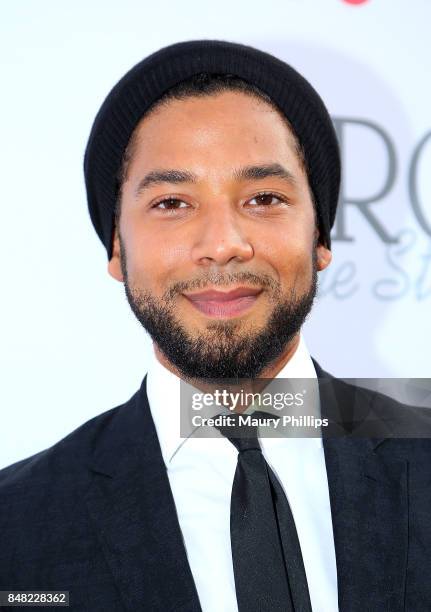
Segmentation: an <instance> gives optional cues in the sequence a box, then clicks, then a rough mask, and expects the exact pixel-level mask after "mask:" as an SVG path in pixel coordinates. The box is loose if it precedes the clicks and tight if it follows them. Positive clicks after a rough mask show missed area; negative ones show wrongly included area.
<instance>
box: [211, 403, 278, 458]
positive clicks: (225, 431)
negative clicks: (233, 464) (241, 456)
mask: <svg viewBox="0 0 431 612" xmlns="http://www.w3.org/2000/svg"><path fill="white" fill-rule="evenodd" d="M229 416H230V418H229V425H221V426H218V427H217V429H218V430H219V432H220V433H221V434H222V435H223V436H224V437H225V438H227V439H228V440H229V442H231V443H232V444H233V445H234V446H235V448H237V450H238V452H240V453H241V452H243V451H246V450H258V451H260V450H261V448H260V445H259V440H258V437H257V429H258V425H257V424H256V419H257V420H259V421H260V419H262V418H263V419H265V418H268V414H266V413H265V412H262V411H255V412H253V414H252V415H250V416H251V417H252V419H253V424H252V425H249V424H244V421H245V418H244V415H240V414H238V413H236V412H234V413H233V414H231V415H229Z"/></svg>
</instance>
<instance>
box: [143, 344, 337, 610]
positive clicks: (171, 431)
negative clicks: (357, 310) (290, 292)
mask: <svg viewBox="0 0 431 612" xmlns="http://www.w3.org/2000/svg"><path fill="white" fill-rule="evenodd" d="M276 378H316V371H315V369H314V365H313V362H312V360H311V357H310V355H309V353H308V350H307V348H306V346H305V342H304V339H303V337H302V336H301V338H300V342H299V345H298V348H297V349H296V351H295V353H294V355H293V356H292V358H291V359H290V360H289V362H288V363H287V364H286V365H285V366H284V368H283V369H282V370H281V371H280V372H279V373H278V374H277V376H276ZM147 392H148V401H149V404H150V408H151V413H152V416H153V420H154V424H155V427H156V431H157V435H158V438H159V442H160V447H161V450H162V455H163V459H164V462H165V465H166V468H167V474H168V478H169V482H170V486H171V489H172V494H173V497H174V501H175V506H176V509H177V514H178V520H179V524H180V527H181V531H182V534H183V538H184V544H185V548H186V551H187V558H188V561H189V565H190V568H191V571H192V575H193V578H194V581H195V584H196V589H197V592H198V595H199V600H200V603H201V607H202V610H203V612H237V611H238V607H237V602H236V595H235V582H234V575H233V566H232V554H231V544H230V498H231V492H232V484H233V478H234V474H235V470H236V464H237V457H238V451H237V450H236V448H235V447H234V446H233V444H232V443H231V442H229V440H227V439H226V438H223V437H221V436H220V437H215V438H199V437H193V436H191V437H189V438H186V439H185V438H181V437H180V379H179V378H178V377H177V376H175V375H174V374H173V373H172V372H170V371H169V370H167V369H166V368H165V367H164V366H163V365H162V364H161V363H160V362H159V361H158V360H157V358H156V357H155V355H154V354H153V358H152V361H151V363H150V367H149V370H148V376H147ZM319 409H320V407H319ZM260 444H261V448H262V452H263V455H264V457H265V459H266V461H267V462H268V464H269V465H270V466H271V468H272V469H273V471H274V472H275V474H276V476H277V478H278V480H279V482H280V483H281V485H282V487H283V490H284V492H285V494H286V496H287V499H288V501H289V504H290V508H291V510H292V514H293V517H294V520H295V525H296V529H297V532H298V538H299V542H300V545H301V551H302V557H303V560H304V566H305V572H306V575H307V582H308V587H309V592H310V599H311V605H312V609H313V612H337V610H338V597H337V572H336V562H335V549H334V539H333V532H332V520H331V509H330V502H329V493H328V481H327V475H326V465H325V458H324V452H323V446H322V440H321V439H320V438H281V437H276V438H260Z"/></svg>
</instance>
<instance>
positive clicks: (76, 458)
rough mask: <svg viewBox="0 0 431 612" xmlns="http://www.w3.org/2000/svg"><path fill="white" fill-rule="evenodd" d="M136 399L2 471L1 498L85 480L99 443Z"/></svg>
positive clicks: (97, 417)
mask: <svg viewBox="0 0 431 612" xmlns="http://www.w3.org/2000/svg"><path fill="white" fill-rule="evenodd" d="M135 395H136V394H135ZM134 398H135V396H133V397H132V398H131V399H129V400H128V401H127V402H125V403H124V404H120V405H118V406H116V407H114V408H111V409H110V410H107V411H106V412H103V413H102V414H99V415H97V416H95V417H93V418H92V419H90V420H88V421H86V422H85V423H83V424H82V425H80V426H79V427H78V428H76V429H75V430H74V431H72V432H71V433H70V434H68V435H67V436H65V437H64V438H62V439H61V440H59V441H58V442H56V443H55V444H54V445H53V446H50V447H49V448H47V449H45V450H43V451H41V452H39V453H36V454H34V455H31V456H30V457H27V458H25V459H22V460H20V461H17V462H16V463H13V464H11V465H9V466H7V467H5V468H3V469H1V470H0V497H1V498H2V499H3V500H4V499H6V498H7V497H5V496H7V495H8V494H9V495H13V492H14V491H24V490H27V491H28V490H29V489H31V490H33V491H34V490H36V489H37V488H38V487H41V486H42V485H43V484H46V483H47V482H48V481H51V480H52V481H55V482H57V484H60V483H61V482H64V481H65V480H67V481H68V483H69V485H70V482H71V478H72V480H76V479H77V478H79V477H82V476H83V474H84V473H85V471H86V470H84V469H83V468H86V467H87V464H88V461H89V458H90V457H91V455H92V453H93V451H94V449H95V448H96V446H97V443H98V440H99V439H100V437H102V436H103V435H104V433H105V432H106V430H107V429H110V428H111V427H112V424H113V422H115V421H116V420H117V419H118V417H119V414H120V412H121V411H123V410H127V407H128V405H130V404H131V403H132V402H133V400H134Z"/></svg>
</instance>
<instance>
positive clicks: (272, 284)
mask: <svg viewBox="0 0 431 612" xmlns="http://www.w3.org/2000/svg"><path fill="white" fill-rule="evenodd" d="M240 283H244V284H246V285H247V286H251V287H259V288H262V289H269V290H271V291H272V292H273V293H280V292H281V283H280V282H278V281H277V280H276V279H274V278H273V277H272V276H270V275H269V274H260V273H259V274H257V273H255V272H247V271H245V270H244V271H241V272H236V273H231V272H214V273H209V274H206V275H205V276H202V277H199V278H194V279H191V280H187V281H177V282H176V283H173V285H172V286H171V287H170V288H169V289H168V290H167V291H166V292H165V294H164V298H165V299H166V300H171V299H172V298H174V297H175V296H176V295H178V294H179V293H183V292H184V291H195V290H198V289H206V288H207V287H214V286H217V287H220V286H223V287H225V288H228V287H229V286H238V284H240Z"/></svg>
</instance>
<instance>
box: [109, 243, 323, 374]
mask: <svg viewBox="0 0 431 612" xmlns="http://www.w3.org/2000/svg"><path fill="white" fill-rule="evenodd" d="M120 250H121V268H122V273H123V277H124V288H125V292H126V297H127V300H128V302H129V305H130V308H131V309H132V311H133V313H134V314H135V316H136V318H137V319H138V321H139V322H140V323H141V325H142V326H143V327H144V328H145V330H146V331H147V332H148V333H149V335H150V336H151V338H152V340H153V341H154V343H155V344H156V345H157V346H158V348H159V349H160V351H161V352H162V353H163V354H164V356H165V357H166V358H167V359H168V361H169V362H170V363H171V364H172V365H173V366H175V368H176V369H177V370H178V371H179V372H180V374H181V375H182V377H184V378H185V379H191V380H204V379H205V380H208V379H235V380H237V379H239V378H246V379H254V378H257V377H258V376H259V374H261V373H262V371H263V370H264V369H265V368H266V367H268V366H269V365H271V364H272V363H273V362H275V361H276V360H277V359H278V358H279V357H280V356H281V355H282V354H283V352H284V351H285V350H286V348H287V347H288V345H289V343H290V342H291V341H292V339H293V338H294V336H295V335H296V334H297V333H298V332H299V330H300V329H301V327H302V325H303V323H304V321H305V319H306V317H307V315H308V314H309V312H310V310H311V307H312V305H313V301H314V298H315V296H316V291H317V259H316V250H315V248H313V252H312V257H311V259H312V274H311V280H310V284H309V287H308V289H307V290H306V291H305V292H303V293H302V294H301V295H299V296H298V295H297V292H296V287H295V285H293V287H292V289H291V290H290V291H289V292H288V293H287V295H285V296H283V294H282V291H281V285H280V283H278V282H277V281H275V280H274V279H273V278H272V277H270V276H268V275H265V274H254V273H251V272H245V271H242V272H237V273H224V272H220V273H211V274H207V275H206V276H205V277H204V278H199V279H196V280H194V281H189V282H177V283H174V284H173V285H172V287H171V288H170V289H169V290H168V291H167V292H165V294H164V295H163V297H162V298H156V297H155V296H154V295H152V294H151V293H149V292H147V291H144V290H142V289H139V288H136V287H132V286H131V285H130V283H129V278H128V275H127V262H126V253H125V249H124V245H123V242H122V241H121V239H120ZM240 283H245V284H247V286H257V287H259V288H264V289H266V290H267V292H268V294H269V298H270V303H271V305H272V312H271V314H270V316H269V318H268V320H267V322H266V323H265V324H264V325H263V327H261V328H260V329H255V330H250V331H242V330H241V329H240V327H241V325H242V324H241V323H240V322H238V321H235V320H213V321H209V322H208V324H207V326H206V329H205V330H204V331H201V332H197V333H196V334H194V335H192V334H191V333H190V332H189V331H188V330H187V329H186V328H185V327H184V326H183V325H182V324H181V321H180V320H178V318H177V317H176V316H175V298H176V297H177V296H179V295H180V294H181V293H182V292H184V291H190V290H197V289H204V288H206V287H208V286H209V285H211V286H216V285H219V286H220V285H223V286H224V287H225V288H226V286H229V285H233V284H235V285H238V284H240Z"/></svg>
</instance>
